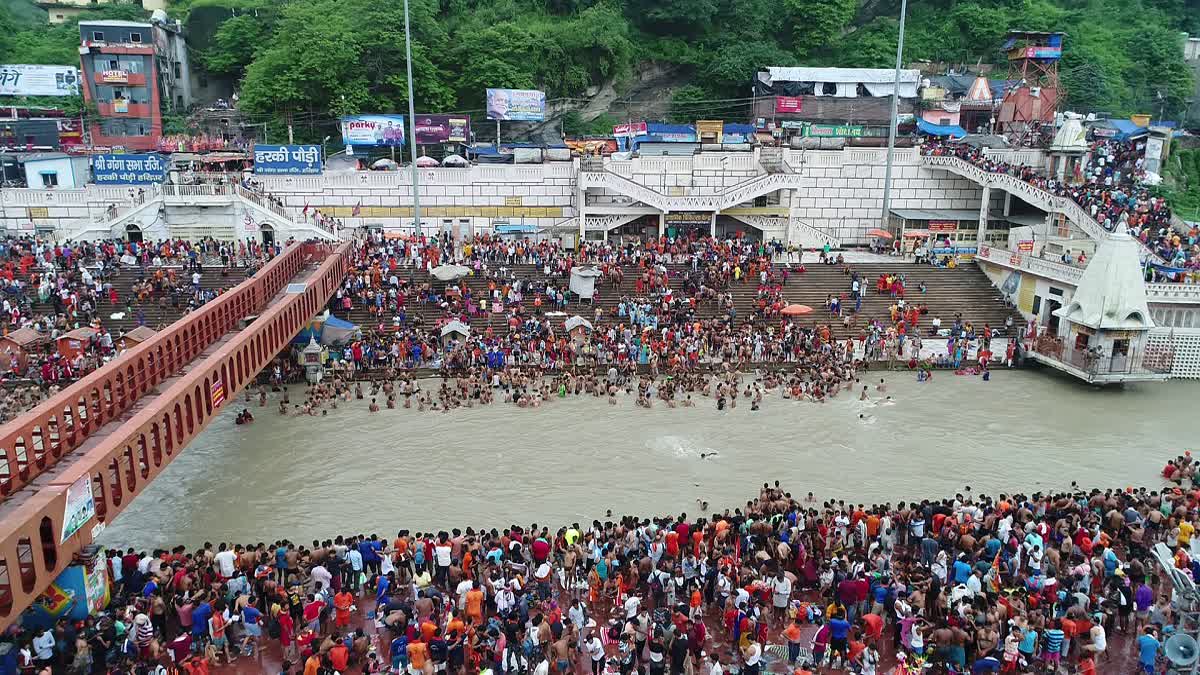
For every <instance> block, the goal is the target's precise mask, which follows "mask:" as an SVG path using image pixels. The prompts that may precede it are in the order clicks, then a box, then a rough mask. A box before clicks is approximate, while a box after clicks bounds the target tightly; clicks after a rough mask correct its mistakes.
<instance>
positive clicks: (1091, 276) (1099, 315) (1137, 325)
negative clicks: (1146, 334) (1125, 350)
mask: <svg viewBox="0 0 1200 675" xmlns="http://www.w3.org/2000/svg"><path fill="white" fill-rule="evenodd" d="M1140 253H1141V244H1139V243H1138V242H1137V240H1135V239H1134V238H1133V237H1131V236H1130V235H1129V230H1128V229H1126V227H1125V223H1124V221H1122V222H1120V223H1117V228H1116V231H1115V232H1113V233H1111V234H1108V235H1107V236H1105V237H1104V238H1103V239H1101V240H1100V241H1099V242H1097V245H1096V254H1095V255H1094V256H1092V259H1091V260H1090V261H1089V262H1088V265H1087V269H1085V270H1084V271H1083V276H1082V277H1080V279H1079V285H1078V287H1077V288H1076V289H1075V295H1074V296H1072V297H1071V302H1070V303H1069V304H1068V305H1067V306H1066V307H1063V308H1061V309H1058V310H1055V312H1054V315H1055V316H1059V317H1062V318H1064V319H1067V320H1068V321H1071V322H1074V323H1077V324H1080V325H1081V326H1087V327H1089V328H1095V329H1104V330H1149V329H1151V328H1154V321H1153V320H1151V318H1150V307H1149V305H1148V304H1147V303H1146V284H1145V283H1144V282H1143V281H1142V265H1141V260H1140Z"/></svg>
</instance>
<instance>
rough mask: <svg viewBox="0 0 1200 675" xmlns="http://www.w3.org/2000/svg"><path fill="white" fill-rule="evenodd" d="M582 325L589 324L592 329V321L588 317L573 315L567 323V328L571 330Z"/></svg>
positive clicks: (588, 326)
mask: <svg viewBox="0 0 1200 675" xmlns="http://www.w3.org/2000/svg"><path fill="white" fill-rule="evenodd" d="M580 326H587V329H588V330H592V322H591V321H588V320H587V319H585V318H583V317H582V316H573V317H571V318H569V319H567V323H566V324H565V327H566V329H567V330H569V331H570V330H575V329H576V328H578V327H580Z"/></svg>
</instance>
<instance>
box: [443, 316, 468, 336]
mask: <svg viewBox="0 0 1200 675" xmlns="http://www.w3.org/2000/svg"><path fill="white" fill-rule="evenodd" d="M470 334H471V327H470V326H468V325H467V324H465V323H463V322H461V321H459V320H458V319H455V320H453V321H450V322H447V323H446V325H445V326H442V333H441V335H442V337H443V338H444V337H446V336H449V335H462V336H463V337H466V336H468V335H470Z"/></svg>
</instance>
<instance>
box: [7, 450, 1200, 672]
mask: <svg viewBox="0 0 1200 675" xmlns="http://www.w3.org/2000/svg"><path fill="white" fill-rule="evenodd" d="M1195 471H1196V463H1195V462H1194V461H1193V459H1192V458H1191V457H1190V455H1184V456H1180V457H1177V458H1175V459H1173V460H1171V461H1170V462H1168V464H1167V466H1166V467H1165V468H1164V470H1163V476H1164V484H1165V487H1164V486H1152V487H1136V488H1135V487H1129V488H1126V489H1117V490H1090V491H1088V490H1083V489H1081V488H1078V487H1077V486H1075V485H1074V484H1072V485H1071V487H1070V488H1069V489H1067V490H1063V491H1053V492H1045V493H1041V492H1039V493H1033V494H1025V493H1021V492H1017V493H1008V492H1006V493H1001V494H994V495H983V494H975V493H973V491H972V490H971V488H970V487H969V486H968V487H965V488H964V489H963V490H962V491H960V492H959V493H958V494H956V495H954V496H952V497H935V498H926V499H919V500H905V501H902V502H898V503H876V504H871V505H867V504H865V503H855V501H853V500H851V501H833V500H829V501H824V502H822V501H819V500H818V499H817V498H816V497H814V496H813V495H812V494H811V493H809V494H807V495H806V496H801V494H800V493H788V492H785V491H784V490H782V489H781V488H780V486H779V485H778V484H777V483H776V484H775V485H770V484H764V485H763V488H762V490H761V491H760V493H759V495H758V496H757V497H756V498H755V499H752V500H750V501H748V502H746V503H745V504H744V505H743V506H742V507H741V508H738V509H727V510H725V511H723V512H720V513H709V512H708V511H707V504H700V505H699V509H700V512H698V513H693V514H687V513H682V514H678V515H668V516H662V515H659V516H654V517H649V518H647V517H640V516H620V515H613V514H612V512H610V513H609V514H607V515H606V516H605V517H604V518H603V519H597V520H594V521H592V522H591V523H583V524H581V523H579V522H574V523H570V524H562V525H561V526H555V527H547V526H545V525H538V524H532V525H528V526H523V525H522V526H518V525H510V526H508V527H505V528H503V529H500V528H494V527H492V526H490V525H484V526H482V527H481V526H480V524H479V523H476V524H474V526H470V525H471V524H461V525H460V527H456V528H453V529H448V530H445V531H441V532H414V531H410V530H405V529H399V530H398V531H397V533H396V534H395V536H394V537H393V536H389V535H387V534H379V533H373V534H366V533H362V532H359V531H357V530H356V528H354V527H353V526H350V527H347V528H346V531H345V532H342V533H340V534H338V535H337V536H336V537H333V538H330V539H326V540H324V541H313V542H312V543H311V545H305V544H300V543H296V542H292V541H288V540H286V539H282V538H280V539H277V540H275V541H273V543H271V544H269V545H268V544H267V543H265V542H258V543H245V544H235V543H219V544H216V545H214V544H205V545H204V546H203V547H202V548H200V549H195V550H188V549H186V548H185V547H182V546H180V547H175V548H172V549H170V550H165V549H161V550H146V551H139V550H137V549H134V548H129V549H126V550H117V549H113V550H110V551H109V558H108V568H109V572H110V575H111V579H112V591H113V600H112V602H111V604H110V606H109V607H108V608H107V609H106V610H105V611H103V612H100V613H98V614H96V615H93V616H90V617H88V618H87V620H85V621H82V622H80V623H78V624H75V623H70V622H66V621H60V622H58V623H57V624H55V625H54V626H51V627H49V629H33V630H28V631H14V632H10V633H9V634H6V635H5V636H4V638H3V640H4V642H7V643H8V645H9V648H8V649H0V652H3V654H4V657H5V658H7V659H9V661H8V662H9V663H13V664H14V665H15V666H16V667H18V668H25V669H26V670H22V671H20V672H26V671H28V672H51V671H50V670H49V669H51V668H52V669H53V672H55V673H59V672H66V673H109V672H114V673H128V672H139V673H141V672H154V673H159V672H168V673H170V672H186V673H202V672H203V673H207V672H209V670H210V668H213V669H216V670H217V672H223V671H222V667H224V665H225V664H229V663H233V664H234V667H235V668H238V670H233V671H232V672H281V671H282V672H283V673H289V674H291V673H304V674H305V675H322V674H325V673H343V674H344V673H357V672H363V673H382V672H407V673H412V674H413V675H432V674H433V673H442V672H444V673H448V674H449V675H457V674H461V673H475V672H481V671H484V670H490V671H491V672H493V673H506V674H512V675H520V674H521V673H528V672H533V673H537V674H538V675H548V674H550V673H555V674H557V675H566V674H568V673H569V674H571V675H576V674H579V675H582V674H583V673H588V672H591V673H593V674H598V673H601V672H619V673H622V675H631V674H632V673H634V672H637V673H648V674H652V675H664V674H665V673H672V674H683V673H699V674H703V675H720V674H721V673H724V672H727V671H731V670H733V669H738V670H740V672H742V673H748V674H751V675H755V674H757V673H765V672H772V673H778V672H789V673H791V672H797V673H802V672H803V673H813V672H831V671H832V672H841V671H845V670H849V671H852V672H857V673H865V674H870V675H874V674H875V673H880V672H896V673H918V672H922V670H923V669H927V668H932V670H931V671H928V670H927V671H926V672H933V673H944V672H955V673H966V672H971V673H996V672H1016V673H1028V672H1048V671H1049V672H1070V673H1081V674H1088V675H1093V674H1094V673H1098V672H1101V673H1103V672H1132V671H1133V669H1134V668H1141V669H1142V670H1143V671H1144V672H1147V673H1150V672H1159V671H1158V670H1157V668H1159V667H1160V665H1161V663H1162V662H1163V658H1164V655H1163V643H1164V641H1165V640H1166V639H1167V638H1168V637H1169V636H1170V635H1172V634H1174V633H1175V632H1176V631H1177V630H1178V628H1179V626H1178V625H1177V622H1178V621H1179V618H1180V616H1181V614H1180V612H1181V611H1182V610H1183V609H1185V608H1184V607H1183V606H1182V605H1181V604H1180V603H1181V602H1183V598H1181V597H1180V596H1179V595H1178V594H1173V593H1172V590H1171V587H1170V584H1169V583H1168V582H1167V581H1166V579H1165V577H1164V576H1163V570H1162V569H1160V568H1159V567H1158V563H1157V562H1156V561H1154V560H1153V559H1152V558H1151V557H1150V553H1149V550H1150V548H1151V547H1153V546H1154V545H1155V544H1158V543H1160V542H1161V543H1164V544H1166V545H1167V546H1168V547H1169V550H1170V553H1171V555H1172V556H1173V557H1172V558H1171V564H1172V565H1173V566H1174V567H1175V568H1176V569H1178V570H1182V571H1185V572H1186V573H1189V574H1196V573H1200V557H1197V552H1198V549H1200V540H1197V538H1196V537H1195V536H1194V535H1195V533H1196V529H1195V528H1196V522H1197V507H1198V506H1200V504H1198V502H1200V491H1197V490H1195V489H1194V488H1192V480H1193V478H1194V475H1195ZM399 527H400V528H403V525H402V524H401V525H399ZM0 646H2V645H0ZM247 661H248V663H249V665H250V671H247V670H246V669H245V664H246V663H247ZM276 664H282V665H279V666H277V665H276ZM156 665H157V666H161V668H160V669H159V670H153V668H154V667H155V666H156ZM893 667H894V668H895V670H891V669H892V668H893ZM38 669H43V670H38ZM228 671H229V669H226V671H225V672H228Z"/></svg>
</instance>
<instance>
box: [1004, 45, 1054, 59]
mask: <svg viewBox="0 0 1200 675" xmlns="http://www.w3.org/2000/svg"><path fill="white" fill-rule="evenodd" d="M1060 58H1062V47H1051V46H1049V45H1042V46H1038V47H1024V48H1021V47H1018V48H1017V49H1012V50H1010V51H1009V52H1008V59H1009V60H1010V61H1012V60H1015V59H1060Z"/></svg>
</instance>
